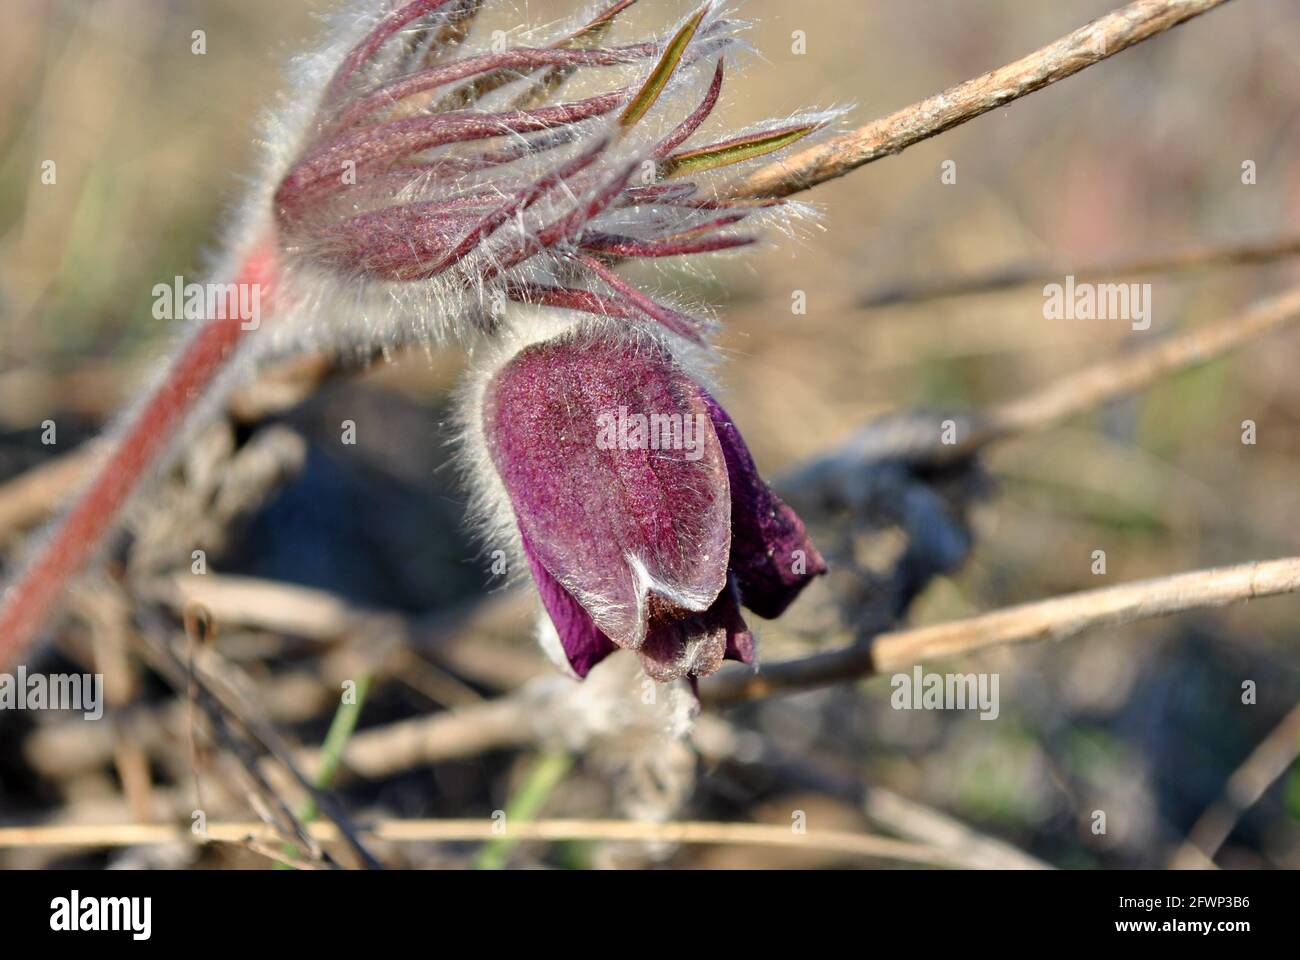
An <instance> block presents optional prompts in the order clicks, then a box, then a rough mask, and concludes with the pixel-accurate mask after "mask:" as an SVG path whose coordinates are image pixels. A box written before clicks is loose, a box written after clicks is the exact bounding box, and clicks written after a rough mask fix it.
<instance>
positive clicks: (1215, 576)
mask: <svg viewBox="0 0 1300 960" xmlns="http://www.w3.org/2000/svg"><path fill="white" fill-rule="evenodd" d="M1297 590H1300V557H1287V558H1285V559H1281V560H1266V561H1259V562H1255V563H1243V564H1240V565H1238V566H1233V567H1217V568H1214V569H1209V570H1197V571H1194V572H1191V573H1180V574H1176V575H1174V576H1169V577H1158V578H1156V579H1153V580H1140V581H1138V582H1136V583H1126V584H1122V585H1120V586H1117V587H1105V588H1102V589H1100V590H1085V591H1083V592H1081V593H1073V594H1069V595H1067V596H1063V597H1054V598H1052V599H1050V600H1040V601H1038V602H1036V603H1025V604H1020V605H1018V606H1013V607H1005V608H1003V609H1001V610H995V611H993V612H992V613H985V614H980V615H979V616H976V617H970V618H968V619H965V620H955V621H951V622H949V623H940V624H935V625H933V626H928V627H915V628H913V629H910V630H898V631H891V632H889V633H882V634H879V635H877V636H876V637H875V638H874V639H873V640H872V641H871V642H870V643H869V644H868V643H862V644H851V645H848V646H844V647H841V648H840V649H837V650H832V651H829V652H826V653H818V654H814V655H812V656H809V657H804V658H801V659H798V660H787V661H784V662H779V663H772V664H768V665H767V666H765V667H764V668H763V670H762V672H761V673H745V672H739V671H737V672H731V673H727V674H723V675H720V676H717V677H714V678H712V679H710V680H707V681H705V682H704V683H703V684H702V685H701V691H700V693H701V697H702V699H703V700H704V702H705V703H709V704H722V703H734V702H737V701H741V700H754V699H757V698H760V697H767V696H771V695H773V694H777V693H791V692H793V691H796V690H804V689H809V688H812V687H821V686H826V685H828V684H834V683H843V682H844V681H847V680H855V679H858V678H861V677H867V676H871V675H872V674H878V673H891V672H894V671H897V670H901V669H907V668H911V667H912V666H914V665H915V664H918V663H921V662H923V661H926V660H935V659H938V658H941V657H953V656H960V655H963V654H968V653H972V652H974V651H977V650H983V649H986V648H988V647H992V646H998V645H1001V644H1005V643H1023V642H1026V641H1030V640H1063V639H1065V638H1067V637H1073V636H1075V635H1077V634H1079V633H1082V632H1083V631H1085V630H1089V629H1092V628H1094V627H1103V626H1119V625H1121V624H1125V623H1132V622H1134V621H1138V620H1149V619H1153V618H1155V617H1164V616H1168V615H1170V614H1173V613H1182V612H1185V611H1188V610H1201V609H1205V608H1208V607H1222V606H1226V605H1228V604H1231V603H1239V602H1241V601H1243V600H1250V599H1252V598H1254V597H1268V596H1275V595H1278V594H1284V593H1294V592H1296V591H1297Z"/></svg>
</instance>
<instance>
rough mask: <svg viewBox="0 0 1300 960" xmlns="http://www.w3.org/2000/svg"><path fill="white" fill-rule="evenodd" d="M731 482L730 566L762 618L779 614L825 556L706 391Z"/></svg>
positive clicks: (821, 567) (816, 572)
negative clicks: (769, 484)
mask: <svg viewBox="0 0 1300 960" xmlns="http://www.w3.org/2000/svg"><path fill="white" fill-rule="evenodd" d="M705 403H706V404H708V407H709V415H710V416H711V417H712V418H713V428H714V430H716V431H717V434H718V440H719V442H720V443H721V444H722V452H723V456H724V457H725V458H726V461H727V475H728V478H729V479H730V483H731V570H732V573H733V574H734V575H735V578H736V582H737V585H738V586H739V587H740V598H741V602H742V603H743V604H744V605H745V606H746V607H748V608H749V609H750V610H753V611H754V612H755V613H756V614H758V615H759V616H760V617H766V618H768V619H771V618H773V617H779V616H780V615H781V614H782V613H783V612H784V611H785V608H786V607H788V606H789V605H790V604H791V603H793V602H794V598H795V597H797V596H799V593H800V591H802V590H803V588H804V587H805V586H806V585H807V584H808V581H809V580H811V579H812V578H813V577H816V576H819V575H820V574H823V573H825V572H826V561H825V560H823V559H822V556H821V554H820V553H818V552H817V548H816V547H814V546H813V543H812V540H811V539H809V537H808V531H807V530H805V529H804V525H803V521H801V520H800V519H799V517H798V515H797V514H796V513H795V512H794V511H793V510H791V509H790V508H789V507H788V506H786V505H785V503H784V502H783V501H782V500H781V498H780V497H778V496H777V495H776V494H775V493H773V492H772V490H771V488H770V487H769V486H768V485H767V484H766V483H764V482H763V478H762V477H760V476H759V474H758V468H757V467H756V466H755V465H754V458H753V457H752V456H751V455H750V453H749V448H748V447H747V446H745V440H744V438H743V437H742V436H741V435H740V431H739V430H738V429H737V428H736V425H735V424H734V423H732V422H731V418H730V417H729V416H727V412H726V411H725V410H723V409H722V407H721V406H719V405H718V402H717V401H716V400H714V399H713V398H712V397H711V396H708V395H707V394H705Z"/></svg>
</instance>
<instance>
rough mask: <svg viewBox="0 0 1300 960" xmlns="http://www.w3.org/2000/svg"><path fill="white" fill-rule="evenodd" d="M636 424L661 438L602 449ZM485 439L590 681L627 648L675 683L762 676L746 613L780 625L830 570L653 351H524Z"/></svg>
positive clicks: (490, 398) (576, 339)
mask: <svg viewBox="0 0 1300 960" xmlns="http://www.w3.org/2000/svg"><path fill="white" fill-rule="evenodd" d="M637 414H642V415H644V417H645V421H644V423H645V424H648V425H650V427H649V431H648V432H647V431H646V430H641V431H638V430H637V429H635V427H636V426H639V425H641V424H640V423H639V422H637V421H633V423H634V429H632V430H624V431H623V434H622V436H621V437H620V438H619V439H620V441H626V442H618V443H610V442H604V443H602V442H601V437H602V432H606V433H607V434H608V436H611V437H612V436H614V432H613V431H610V429H609V428H611V427H612V426H613V425H614V424H616V423H618V422H619V418H620V417H621V418H623V421H622V422H623V423H626V422H627V420H628V418H629V417H635V416H636V415H637ZM655 424H658V425H659V427H658V432H656V428H655V426H654V425H655ZM691 424H696V425H698V427H696V428H692V426H691ZM692 429H698V434H697V435H694V436H693V435H692ZM483 432H484V436H485V438H486V442H487V447H488V452H489V454H490V456H491V459H492V463H493V465H494V466H495V468H496V470H497V472H498V473H499V475H500V477H501V480H502V482H503V484H504V486H505V489H506V491H507V493H508V495H509V498H510V502H511V506H512V508H513V510H514V515H515V517H516V520H517V522H518V525H519V531H520V535H521V537H522V540H523V548H524V552H525V555H526V556H527V559H528V564H529V567H530V569H531V571H532V574H533V579H534V580H535V581H536V583H537V586H538V589H539V591H540V592H541V596H542V600H543V603H544V604H545V607H546V610H547V612H548V613H549V614H550V617H551V620H552V622H553V623H554V625H555V628H556V632H557V633H558V634H559V638H560V642H561V645H562V647H563V649H564V652H565V655H566V656H567V658H568V661H569V664H570V665H571V666H572V668H573V670H574V672H575V673H577V674H578V676H585V675H586V673H587V672H588V671H589V670H590V669H591V668H592V666H594V665H595V664H596V663H597V662H599V661H600V660H601V659H603V658H604V657H605V656H607V655H608V654H609V653H611V652H613V651H614V650H615V649H617V648H618V647H624V648H626V649H629V650H635V651H636V652H637V654H638V655H639V657H640V658H641V662H642V665H643V667H644V669H645V671H646V673H647V674H648V675H649V676H651V677H653V678H654V679H656V680H659V681H663V682H667V681H670V680H675V679H677V678H679V677H683V676H691V677H698V676H705V675H707V674H709V673H712V672H713V671H714V670H716V669H717V668H718V666H719V665H720V664H721V663H722V661H723V659H735V660H741V661H744V662H746V663H749V662H751V661H752V660H753V656H754V642H753V638H752V636H751V635H750V632H749V629H748V627H747V626H746V624H745V622H744V620H743V619H742V617H741V615H740V611H739V606H740V605H741V604H743V605H745V606H747V607H749V608H750V609H751V610H753V611H754V612H755V613H758V614H759V615H760V616H764V617H775V616H777V615H778V614H780V613H781V612H782V611H783V610H784V609H785V608H786V607H787V606H788V605H789V604H790V602H791V601H792V600H793V599H794V598H795V596H796V595H797V594H798V593H799V591H800V590H802V589H803V587H804V586H805V585H806V584H807V583H808V581H809V580H811V579H812V578H813V577H814V576H817V575H818V574H820V573H823V572H824V571H825V569H826V566H825V563H824V562H823V561H822V558H821V556H820V555H819V554H818V553H817V550H816V548H815V547H814V546H813V545H812V543H811V541H810V540H809V539H808V535H807V533H806V531H805V530H804V527H803V524H802V523H801V522H800V521H799V518H798V517H797V516H795V514H794V512H793V511H791V510H790V508H789V507H787V506H786V505H785V504H784V503H782V502H781V500H780V499H779V498H777V496H776V495H775V494H774V493H772V491H771V490H770V489H769V488H768V487H767V485H766V484H764V483H763V481H762V480H761V479H760V478H759V476H758V473H757V471H756V469H755V466H754V461H753V458H752V457H751V456H750V454H749V451H748V449H747V448H746V447H745V443H744V441H743V439H741V436H740V433H739V431H738V430H737V429H736V427H735V424H733V423H732V421H731V419H730V418H729V417H728V416H727V414H726V413H725V412H724V411H723V410H722V408H721V407H720V406H719V405H718V404H717V402H716V401H715V400H714V399H713V398H712V397H711V396H709V395H708V393H707V392H705V390H704V389H703V388H701V387H700V386H699V385H697V384H696V383H695V382H694V381H693V380H691V379H690V378H689V377H688V376H686V375H685V373H683V372H682V371H681V369H680V368H679V367H678V366H677V364H676V363H675V362H674V361H673V359H672V357H671V356H669V355H668V353H667V352H666V351H665V350H664V349H663V348H662V347H660V346H659V345H658V344H656V343H655V342H653V341H651V340H649V339H644V340H639V341H630V342H629V341H619V340H614V339H612V338H608V337H601V336H599V335H596V334H593V333H591V332H590V331H580V332H577V333H571V334H566V335H563V336H561V337H559V338H557V339H553V340H547V341H544V342H541V343H535V344H533V345H531V346H528V347H525V348H524V349H523V350H521V351H520V352H518V353H517V354H515V356H514V357H513V358H512V359H510V360H509V361H508V362H507V363H506V364H505V365H504V366H503V367H502V368H501V369H500V370H499V371H497V373H496V374H495V376H494V377H493V378H492V379H491V381H490V382H489V384H488V385H487V388H486V394H485V399H484V406H483Z"/></svg>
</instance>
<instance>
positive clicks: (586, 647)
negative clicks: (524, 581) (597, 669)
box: [524, 540, 618, 679]
mask: <svg viewBox="0 0 1300 960" xmlns="http://www.w3.org/2000/svg"><path fill="white" fill-rule="evenodd" d="M524 555H525V556H526V557H527V558H528V569H530V570H531V571H532V572H533V580H534V581H535V582H536V584H537V592H538V593H539V594H541V596H542V606H544V607H545V608H546V612H547V614H548V615H549V616H550V618H551V622H552V623H553V624H555V631H556V633H558V634H559V637H560V646H561V647H562V648H563V649H564V656H565V658H566V659H567V660H568V661H569V666H570V667H572V668H573V672H574V673H576V674H577V675H578V677H579V679H581V678H583V677H586V676H587V674H588V673H590V672H591V668H592V667H594V666H595V665H596V664H598V663H600V661H602V660H604V659H605V658H606V657H607V656H609V655H610V654H611V653H613V652H614V651H615V650H617V649H618V646H617V645H616V644H615V643H614V642H613V641H612V640H610V639H609V637H607V636H605V635H604V634H603V633H601V632H600V628H599V627H597V626H596V624H595V623H594V622H592V619H591V616H590V615H589V614H588V613H587V611H586V610H584V609H582V605H581V604H580V603H578V601H577V600H574V599H573V597H572V596H571V595H570V594H569V592H568V591H567V590H565V589H564V587H562V586H560V582H559V581H558V580H556V579H555V578H554V577H553V576H551V575H550V574H549V573H547V572H546V568H545V567H543V566H542V565H541V564H540V563H538V562H537V557H536V556H535V555H534V554H533V550H532V548H531V547H530V546H529V544H528V541H527V540H525V541H524Z"/></svg>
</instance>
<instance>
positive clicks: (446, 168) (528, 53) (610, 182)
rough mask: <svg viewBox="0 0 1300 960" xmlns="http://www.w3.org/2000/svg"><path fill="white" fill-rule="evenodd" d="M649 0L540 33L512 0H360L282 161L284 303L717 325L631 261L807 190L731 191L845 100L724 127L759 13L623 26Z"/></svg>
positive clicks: (774, 212)
mask: <svg viewBox="0 0 1300 960" xmlns="http://www.w3.org/2000/svg"><path fill="white" fill-rule="evenodd" d="M636 6H637V5H636V0H605V4H604V6H602V7H597V8H596V9H595V11H594V12H592V13H590V14H588V15H586V16H584V17H580V18H578V19H576V20H575V21H574V22H572V23H569V24H561V25H553V26H550V27H546V28H535V29H531V30H522V31H521V28H519V25H518V24H517V23H514V22H511V21H510V20H509V19H505V20H502V19H501V18H500V16H498V19H497V20H496V21H494V20H492V19H491V17H492V15H493V14H497V15H500V14H502V12H503V10H511V11H512V10H514V7H513V6H512V5H510V4H506V3H498V2H493V0H405V2H389V3H382V2H380V3H376V2H375V0H369V2H367V3H363V4H360V5H359V6H358V7H357V8H356V10H357V13H355V14H354V19H355V21H356V23H355V25H353V27H352V28H351V30H350V31H349V33H350V40H349V41H348V45H347V46H346V47H345V48H344V49H345V50H346V52H339V50H338V49H331V50H328V51H326V52H325V53H323V54H322V55H321V57H320V58H318V60H317V61H316V62H315V63H314V69H315V70H316V71H317V73H320V72H321V70H322V67H323V65H324V64H328V65H329V68H330V70H331V71H332V72H331V73H330V75H329V79H328V81H327V82H326V83H325V84H324V85H323V86H324V91H323V93H321V94H320V95H319V101H318V102H317V103H316V105H315V106H314V108H313V109H312V110H310V111H309V112H307V113H305V114H304V115H303V116H302V117H300V118H299V120H298V121H296V123H297V126H299V127H300V128H301V129H300V130H299V131H298V132H297V133H296V135H294V136H291V137H288V138H287V139H290V140H292V141H294V146H293V147H292V148H291V149H289V150H285V151H284V152H285V154H286V156H285V157H283V158H282V159H281V160H280V161H279V163H278V167H277V169H276V171H275V180H276V182H277V183H278V186H276V187H275V188H274V191H273V196H272V197H270V205H271V207H272V208H273V212H274V217H273V219H274V226H275V230H276V232H277V234H278V242H279V245H280V247H281V250H282V256H283V260H284V263H285V272H286V274H287V276H288V278H289V279H288V282H287V283H286V288H287V289H286V294H285V300H286V302H288V301H291V300H292V299H293V290H294V288H295V287H296V288H297V289H298V290H299V297H300V298H301V299H304V300H305V301H307V302H305V303H304V304H303V307H304V313H305V314H307V315H312V314H316V315H319V316H325V315H328V314H330V313H331V312H333V313H338V312H339V310H340V309H341V310H342V311H343V312H345V313H347V314H348V320H347V322H348V323H350V324H351V325H352V328H353V332H354V333H355V332H357V328H361V332H362V333H363V334H364V332H366V331H374V332H378V331H381V330H391V329H392V328H393V327H394V326H396V327H402V328H405V330H406V332H407V333H408V334H415V335H417V336H420V337H423V338H425V339H426V340H428V341H434V342H436V341H438V340H441V339H442V338H443V337H444V336H446V335H448V334H454V333H462V334H473V333H478V332H481V331H485V330H492V329H495V328H496V327H497V326H498V325H499V323H500V322H501V317H502V315H503V313H504V312H505V309H506V307H507V305H508V303H509V302H510V301H516V302H524V303H529V304H536V305H543V306H551V307H563V308H566V309H569V310H574V311H582V312H586V313H589V314H595V315H599V316H602V317H606V318H615V319H618V320H620V321H622V322H625V323H627V324H630V325H638V324H639V325H646V324H654V325H660V326H662V327H663V328H664V329H665V330H668V331H671V332H672V333H673V334H674V335H676V336H679V337H683V338H686V339H690V340H697V341H698V340H701V339H702V338H703V337H704V335H705V333H706V332H707V331H706V325H705V324H704V323H703V322H702V321H701V320H700V319H698V318H696V317H692V316H689V315H687V313H685V312H683V311H681V310H679V309H676V308H674V307H673V306H670V305H668V304H666V303H663V302H660V301H658V300H656V299H653V298H651V297H650V296H648V295H646V294H645V293H643V292H641V291H640V290H638V289H637V288H635V287H634V286H632V285H631V284H629V283H627V282H626V281H625V280H623V279H622V278H620V277H619V275H618V274H617V273H615V271H614V270H613V268H612V265H613V264H614V263H615V262H617V261H620V260H627V259H638V258H644V259H657V258H663V257H683V256H689V255H698V254H704V253H708V252H713V251H720V250H727V249H732V248H735V247H739V246H743V245H745V244H748V243H750V242H752V239H753V235H752V233H750V232H746V227H747V226H748V225H749V224H752V223H754V222H756V218H757V217H759V216H766V217H767V218H768V219H778V220H779V219H781V218H783V217H784V216H785V215H786V214H788V213H789V212H791V211H792V210H793V209H794V205H790V204H781V203H775V202H770V203H769V202H755V201H735V200H730V199H728V198H727V197H726V195H725V190H724V189H723V188H724V187H725V184H726V183H727V182H728V178H729V177H731V176H733V175H736V174H738V173H740V172H742V171H743V170H744V169H745V165H746V164H748V163H751V162H762V160H763V158H770V156H771V155H773V154H775V153H776V152H777V151H780V150H781V149H783V148H785V147H787V146H789V145H790V144H793V143H795V142H796V141H798V140H800V139H802V138H804V137H806V136H808V135H809V134H811V133H813V132H815V131H817V130H818V129H820V128H822V127H823V126H824V125H825V124H826V122H827V121H828V119H829V118H830V115H829V114H819V115H808V116H802V117H795V118H791V119H787V120H783V121H774V122H771V123H767V124H764V125H761V126H759V127H756V128H753V129H748V130H744V131H739V132H731V133H723V134H721V135H716V134H711V135H709V136H706V135H705V131H708V130H710V129H712V128H713V127H716V122H713V123H710V121H711V120H713V121H716V118H715V117H713V114H714V112H715V108H716V107H717V105H718V102H719V97H720V95H721V93H722V90H723V86H724V77H725V75H726V74H727V72H728V70H729V69H731V67H730V66H729V63H728V62H729V60H732V59H733V54H739V53H740V52H741V51H740V46H741V45H740V43H739V41H738V33H739V32H740V30H741V28H742V26H743V24H741V23H738V22H737V21H735V20H732V19H728V18H727V17H725V16H724V15H723V14H722V12H721V10H720V8H719V6H718V4H717V3H716V2H715V0H706V2H704V3H703V5H701V6H699V7H698V8H697V9H695V10H694V12H693V13H691V14H690V15H689V16H687V17H686V18H685V19H684V20H683V21H681V22H680V23H678V24H676V25H670V26H669V27H668V29H665V30H662V32H661V33H659V34H658V35H656V36H653V37H651V38H645V37H635V36H631V37H626V38H623V37H622V36H621V35H622V34H624V33H626V30H625V29H624V27H625V26H628V24H626V23H625V21H627V20H628V19H629V17H630V16H631V14H632V13H635V12H637V11H636V10H634V9H633V8H634V7H636ZM494 26H495V27H496V29H493V27H494ZM502 26H505V27H508V29H502ZM515 36H521V37H522V39H523V40H524V41H525V42H523V43H521V44H519V45H514V44H513V43H512V42H511V39H512V37H515ZM624 39H626V41H627V42H623V40H624ZM317 82H319V81H317ZM288 125H290V126H292V125H293V124H292V123H290V124H288ZM295 277H299V278H301V279H303V280H305V281H306V282H302V283H297V284H295V283H293V279H294V278H295ZM331 308H333V309H332V310H331ZM384 311H388V313H386V314H384V315H380V314H381V313H383V312H384ZM335 339H337V338H335Z"/></svg>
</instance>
